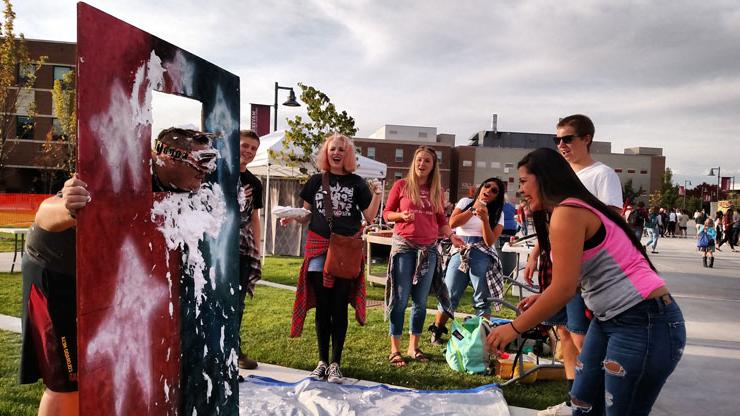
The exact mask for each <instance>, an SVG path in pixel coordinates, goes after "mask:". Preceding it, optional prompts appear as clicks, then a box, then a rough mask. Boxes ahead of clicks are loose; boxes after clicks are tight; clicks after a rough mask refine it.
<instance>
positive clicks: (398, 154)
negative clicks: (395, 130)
mask: <svg viewBox="0 0 740 416" xmlns="http://www.w3.org/2000/svg"><path fill="white" fill-rule="evenodd" d="M396 162H403V149H396Z"/></svg>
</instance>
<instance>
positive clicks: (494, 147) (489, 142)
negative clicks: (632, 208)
mask: <svg viewBox="0 0 740 416" xmlns="http://www.w3.org/2000/svg"><path fill="white" fill-rule="evenodd" d="M492 127H493V128H492V129H491V130H484V131H481V132H478V133H476V134H474V135H473V136H472V137H471V138H470V140H469V141H470V142H471V143H477V144H478V145H477V146H458V147H455V148H454V149H453V154H452V165H453V166H455V167H456V168H454V169H453V174H452V190H451V197H452V198H453V200H454V199H459V198H461V197H462V196H467V194H468V192H469V189H470V188H471V187H476V186H478V185H479V184H480V183H481V182H483V181H484V180H485V179H487V178H489V177H498V178H499V179H501V180H503V181H504V182H505V183H506V184H507V190H506V193H507V195H508V197H509V200H510V201H515V200H516V193H517V190H518V188H519V175H518V174H517V167H516V165H517V163H518V162H519V160H521V159H522V158H523V157H524V156H525V155H526V154H527V153H529V152H531V151H532V150H534V149H537V148H540V147H548V148H551V149H556V146H555V144H554V143H553V140H552V138H553V136H554V133H552V134H544V133H520V132H503V131H498V130H497V128H496V127H497V126H496V118H495V117H494V123H493V126H492ZM591 156H592V157H593V158H594V160H596V161H599V162H602V163H604V164H605V165H607V166H609V167H611V168H612V169H614V171H615V172H616V173H617V176H619V180H620V182H621V183H622V186H623V187H624V184H625V183H627V181H630V180H631V181H632V188H633V189H634V190H639V189H640V188H642V190H643V195H642V196H641V197H640V199H642V200H643V201H645V202H647V195H648V194H649V193H651V192H653V191H655V190H657V189H658V188H660V186H661V183H662V177H663V174H664V173H665V166H666V164H665V156H663V149H661V148H652V147H632V148H627V149H624V153H612V151H611V143H610V142H602V141H594V142H593V144H592V145H591Z"/></svg>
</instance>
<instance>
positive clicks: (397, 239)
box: [385, 234, 453, 320]
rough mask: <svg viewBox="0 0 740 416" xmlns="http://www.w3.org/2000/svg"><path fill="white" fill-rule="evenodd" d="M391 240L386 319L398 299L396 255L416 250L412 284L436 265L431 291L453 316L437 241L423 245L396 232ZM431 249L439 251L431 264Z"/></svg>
mask: <svg viewBox="0 0 740 416" xmlns="http://www.w3.org/2000/svg"><path fill="white" fill-rule="evenodd" d="M391 242H392V245H391V254H390V256H389V260H388V278H387V281H386V283H385V319H386V320H388V317H389V316H390V313H391V310H393V306H394V305H395V304H396V302H397V301H398V299H397V294H396V291H395V278H394V277H393V269H394V268H395V258H396V255H397V254H401V253H406V252H409V251H415V252H416V253H417V257H416V268H415V271H414V276H413V279H412V281H411V283H412V285H415V284H417V283H418V282H419V279H423V278H424V276H426V275H427V273H428V272H429V268H430V267H434V275H433V276H432V286H431V288H430V292H431V293H434V295H435V296H436V297H437V300H438V301H439V304H440V305H442V310H443V311H444V312H445V313H447V314H448V315H449V316H450V317H452V316H453V311H452V303H451V302H450V293H449V291H448V290H447V286H446V285H445V282H444V275H443V274H442V253H441V251H440V249H439V244H437V243H436V242H435V243H433V244H430V245H428V246H422V245H418V244H415V243H413V242H411V241H408V240H406V239H405V238H403V237H401V236H399V235H396V234H393V238H392V239H391ZM429 250H435V251H436V253H437V261H436V262H435V264H430V261H429Z"/></svg>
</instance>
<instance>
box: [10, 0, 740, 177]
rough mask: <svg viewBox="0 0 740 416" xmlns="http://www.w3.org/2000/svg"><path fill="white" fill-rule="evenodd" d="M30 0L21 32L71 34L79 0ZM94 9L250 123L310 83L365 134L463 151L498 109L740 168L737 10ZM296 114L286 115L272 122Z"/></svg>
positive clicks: (536, 6)
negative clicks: (175, 58)
mask: <svg viewBox="0 0 740 416" xmlns="http://www.w3.org/2000/svg"><path fill="white" fill-rule="evenodd" d="M22 3H24V4H23V5H18V4H17V5H16V11H17V12H18V21H17V23H18V24H17V27H18V28H19V30H22V31H24V32H26V35H27V36H29V37H34V38H39V37H42V38H49V39H62V40H74V23H73V22H74V2H73V1H71V0H64V1H51V0H43V1H42V0H36V1H33V2H30V1H29V2H25V1H24V2H22ZM90 3H91V4H92V5H94V6H96V7H100V8H101V9H102V10H104V11H106V12H108V13H111V14H113V15H114V16H117V17H119V18H121V19H123V20H125V21H127V22H129V23H131V24H133V25H135V26H138V27H140V28H142V29H144V30H147V31H149V32H150V33H152V34H154V35H156V36H159V37H162V38H164V39H166V40H168V41H170V42H172V43H174V44H176V45H178V46H180V47H183V48H185V49H187V50H189V51H190V52H193V53H195V54H196V55H199V56H201V57H203V58H205V59H207V60H209V61H211V62H213V63H215V64H217V65H219V66H221V67H222V68H225V69H227V70H229V71H231V72H233V73H235V74H237V75H239V76H240V78H241V91H242V108H243V109H244V111H242V113H243V115H242V117H241V121H242V123H246V122H247V121H248V113H247V110H248V103H250V102H257V103H265V104H272V103H273V100H274V96H273V94H274V90H273V86H274V82H275V81H278V82H279V83H280V85H284V86H295V85H296V84H297V83H298V82H304V83H307V84H310V85H313V86H315V87H317V88H319V89H321V90H322V91H324V92H326V93H327V94H328V95H329V96H330V97H331V98H332V101H333V102H335V103H336V104H337V106H338V107H339V108H340V109H346V110H348V111H349V112H350V114H351V115H353V116H354V117H355V119H356V121H357V125H358V127H359V128H360V131H359V133H358V134H359V135H360V136H367V135H369V134H370V133H372V132H373V131H375V130H376V129H377V128H379V127H381V126H382V125H383V124H409V125H429V126H435V127H437V128H438V131H440V132H449V133H454V134H456V135H457V137H458V142H459V143H462V142H464V140H465V139H467V138H468V137H470V136H471V135H472V134H474V133H475V132H476V131H478V130H481V129H485V128H487V127H489V125H490V119H491V114H492V113H498V114H499V128H500V129H502V130H508V131H531V132H551V131H553V126H554V124H555V122H556V121H557V119H558V117H562V116H564V115H567V114H571V113H575V112H583V113H586V114H589V115H591V116H592V117H593V118H594V120H595V122H596V129H597V135H598V136H599V138H601V139H602V140H603V139H607V138H608V139H610V140H612V142H613V146H612V149H613V151H616V152H619V151H621V150H622V148H623V147H632V146H640V145H642V146H654V147H663V148H664V154H666V155H667V165H668V166H670V167H674V168H678V169H679V170H680V171H681V172H685V173H686V174H699V173H700V172H701V170H703V166H705V165H715V166H716V165H721V166H727V167H728V169H727V171H728V172H729V171H730V170H731V169H730V168H729V167H730V166H734V167H736V166H738V162H737V155H738V154H740V144H736V143H737V141H736V140H735V139H734V137H736V135H737V132H738V131H740V125H738V124H740V123H738V121H737V120H738V118H737V114H739V113H740V97H739V95H740V93H738V92H737V91H740V89H738V86H740V85H738V84H739V83H740V74H738V72H737V69H738V65H737V62H740V48H737V39H739V38H740V3H737V2H736V1H730V0H713V1H707V2H693V1H687V0H678V1H672V2H647V1H638V0H633V1H623V2H594V1H586V0H580V1H572V2H566V3H563V2H560V3H554V2H550V1H545V0H524V1H519V2H490V1H484V0H472V1H466V2H446V1H441V0H430V1H421V0H419V1H412V2H393V1H389V0H378V1H370V0H358V1H353V2H343V1H339V0H302V1H288V0H283V1H276V2H259V1H256V0H251V1H246V2H238V1H235V0H233V1H231V0H216V1H213V2H210V3H209V4H208V5H204V4H203V3H202V2H196V1H174V0H169V1H161V2H148V1H144V0H135V1H132V2H127V3H126V4H123V3H110V2H104V1H95V0H91V2H90ZM280 94H281V95H280V98H279V99H280V101H284V99H285V97H286V96H287V93H286V92H285V91H281V92H280ZM283 94H285V95H283ZM303 111H304V109H303V108H298V109H293V108H288V107H282V106H281V107H280V109H279V118H280V122H279V125H280V126H281V127H282V126H284V125H285V123H284V121H282V120H283V119H284V117H292V116H294V115H296V114H303ZM717 147H719V148H722V149H723V151H720V152H718V151H714V150H713V149H714V148H717ZM697 152H699V153H697ZM697 154H701V155H702V157H701V158H697ZM697 159H698V160H697ZM724 170H725V169H723V171H724Z"/></svg>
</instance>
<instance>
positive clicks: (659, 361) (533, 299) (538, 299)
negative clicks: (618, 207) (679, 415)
mask: <svg viewBox="0 0 740 416" xmlns="http://www.w3.org/2000/svg"><path fill="white" fill-rule="evenodd" d="M518 168H519V190H520V192H521V193H522V194H523V196H524V198H525V199H526V200H527V202H528V203H529V206H530V208H531V209H532V211H533V213H534V218H535V229H536V230H537V238H538V241H539V243H540V247H541V249H542V250H545V251H546V253H547V254H548V255H549V256H550V258H551V259H552V281H551V283H550V285H549V286H548V287H547V288H546V289H545V290H544V292H542V294H539V295H533V296H530V297H528V298H526V299H524V300H523V301H522V302H520V304H519V308H520V309H521V310H522V313H521V315H519V316H518V317H517V318H516V319H514V320H513V321H512V322H511V323H510V324H507V325H501V326H498V327H496V328H494V329H493V330H492V331H491V333H490V334H489V335H488V343H489V346H490V347H491V350H492V351H495V350H503V349H504V348H505V347H506V346H507V345H508V344H509V343H510V342H511V341H513V340H514V339H515V338H517V336H518V335H520V334H521V333H523V332H524V331H526V330H528V329H530V328H532V327H534V326H535V325H537V324H538V323H539V322H542V321H543V320H544V319H547V318H548V317H550V316H552V315H553V314H554V313H555V312H556V311H558V310H559V309H560V308H562V307H563V306H564V305H565V304H566V303H567V302H568V301H569V300H570V299H571V298H572V297H573V295H574V293H575V292H576V290H578V288H579V287H580V291H581V293H582V295H583V300H584V301H585V303H586V306H587V307H588V308H589V309H590V310H591V311H593V315H594V319H593V320H592V321H591V323H590V325H589V328H588V332H587V334H586V339H585V343H584V346H583V349H582V350H581V353H580V355H579V357H578V362H579V364H580V365H579V367H578V374H577V377H576V378H575V382H574V384H573V387H572V389H571V391H570V395H571V404H572V406H573V414H574V415H584V414H588V415H601V414H606V415H647V414H649V413H650V409H651V408H652V406H653V404H654V403H655V400H656V399H657V397H658V394H659V393H660V390H661V388H662V387H663V385H664V384H665V381H666V380H667V379H668V376H669V375H670V374H671V373H672V372H673V370H674V369H675V368H676V365H677V364H678V361H679V360H680V359H681V355H682V353H683V348H684V346H685V344H686V327H685V325H684V319H683V315H682V314H681V310H680V308H679V307H678V305H677V304H676V301H675V299H673V297H671V295H670V293H669V291H668V288H667V287H666V286H665V282H664V281H663V279H662V278H661V277H660V276H658V273H657V271H656V270H655V266H653V264H652V263H651V262H650V259H649V258H648V256H647V253H646V252H645V248H644V247H643V246H642V245H641V244H640V240H639V239H638V238H637V236H635V234H634V233H633V232H632V231H631V229H630V227H629V226H628V225H627V223H626V222H625V221H624V219H623V218H622V217H621V216H620V215H619V214H617V213H616V212H615V211H614V210H612V209H610V208H609V207H607V206H606V205H605V204H604V203H603V202H601V201H599V200H598V199H597V198H596V197H595V196H594V195H593V194H591V193H590V192H589V191H588V190H587V189H586V188H585V187H584V186H583V184H582V183H581V181H580V180H579V179H578V177H577V176H576V174H575V173H574V172H573V170H572V169H571V168H570V166H569V165H568V163H567V162H566V161H565V159H563V158H562V157H561V156H560V155H559V154H558V153H557V152H555V151H554V150H552V149H538V150H535V151H533V152H531V153H529V154H528V155H526V156H525V157H524V159H522V160H521V161H520V162H519V166H518Z"/></svg>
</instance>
